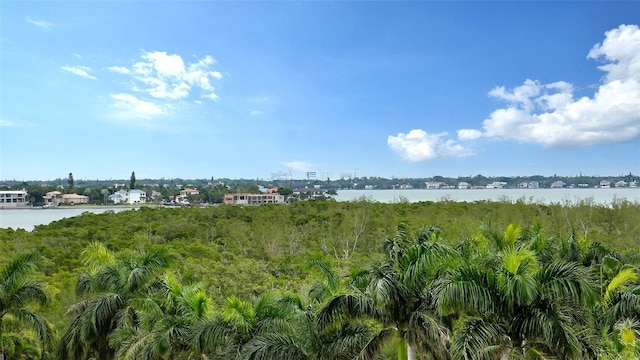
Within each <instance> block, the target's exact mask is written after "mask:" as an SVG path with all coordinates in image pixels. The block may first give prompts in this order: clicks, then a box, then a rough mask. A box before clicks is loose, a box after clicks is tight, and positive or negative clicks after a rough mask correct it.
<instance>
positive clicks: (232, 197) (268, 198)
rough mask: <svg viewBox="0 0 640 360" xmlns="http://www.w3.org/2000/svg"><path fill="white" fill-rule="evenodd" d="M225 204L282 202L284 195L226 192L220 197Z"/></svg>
mask: <svg viewBox="0 0 640 360" xmlns="http://www.w3.org/2000/svg"><path fill="white" fill-rule="evenodd" d="M222 202H224V203H225V204H237V205H262V204H284V195H280V194H226V195H225V196H224V198H223V199H222Z"/></svg>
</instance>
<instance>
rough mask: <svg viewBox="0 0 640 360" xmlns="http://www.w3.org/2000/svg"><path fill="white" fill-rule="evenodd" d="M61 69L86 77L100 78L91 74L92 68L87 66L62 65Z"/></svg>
mask: <svg viewBox="0 0 640 360" xmlns="http://www.w3.org/2000/svg"><path fill="white" fill-rule="evenodd" d="M61 69H62V70H64V71H67V72H70V73H72V74H74V75H78V76H80V77H83V78H85V79H91V80H98V78H96V77H95V76H93V75H91V74H89V71H91V68H90V67H87V66H63V67H61Z"/></svg>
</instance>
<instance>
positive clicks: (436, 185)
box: [425, 181, 444, 190]
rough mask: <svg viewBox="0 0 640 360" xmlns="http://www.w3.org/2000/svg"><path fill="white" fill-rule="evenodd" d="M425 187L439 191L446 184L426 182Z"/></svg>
mask: <svg viewBox="0 0 640 360" xmlns="http://www.w3.org/2000/svg"><path fill="white" fill-rule="evenodd" d="M425 185H426V186H427V189H429V190H437V189H440V187H442V185H444V183H443V182H441V181H427V182H425Z"/></svg>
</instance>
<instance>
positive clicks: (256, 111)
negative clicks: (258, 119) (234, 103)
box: [249, 110, 262, 116]
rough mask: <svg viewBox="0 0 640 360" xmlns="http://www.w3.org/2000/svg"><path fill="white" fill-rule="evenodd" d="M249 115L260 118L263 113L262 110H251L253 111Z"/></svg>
mask: <svg viewBox="0 0 640 360" xmlns="http://www.w3.org/2000/svg"><path fill="white" fill-rule="evenodd" d="M249 115H251V116H258V115H262V111H260V110H251V111H250V112H249Z"/></svg>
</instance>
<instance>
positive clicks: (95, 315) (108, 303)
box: [57, 244, 172, 360]
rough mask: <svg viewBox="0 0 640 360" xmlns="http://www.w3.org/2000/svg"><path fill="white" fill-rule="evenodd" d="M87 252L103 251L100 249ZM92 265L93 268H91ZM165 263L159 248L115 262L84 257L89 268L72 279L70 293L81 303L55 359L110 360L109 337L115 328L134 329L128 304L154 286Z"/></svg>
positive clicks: (73, 310) (167, 257) (136, 319)
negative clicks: (75, 279) (71, 290)
mask: <svg viewBox="0 0 640 360" xmlns="http://www.w3.org/2000/svg"><path fill="white" fill-rule="evenodd" d="M93 246H95V249H94V250H97V251H103V249H102V247H101V246H100V245H95V244H94V245H93ZM89 259H92V260H89ZM96 259H98V260H99V261H98V262H97V263H95V262H91V261H95V260H96ZM100 259H102V260H100ZM171 259H172V257H171V255H170V254H169V253H168V251H167V250H166V249H165V248H157V249H152V250H147V251H142V252H132V253H130V254H129V255H128V256H127V257H125V258H124V259H118V260H115V258H113V257H111V256H105V255H104V254H103V255H100V256H97V255H96V254H95V253H92V252H91V251H89V252H88V253H86V254H85V256H84V259H83V260H84V261H85V263H86V264H94V265H95V266H94V267H92V268H91V269H90V270H89V271H87V272H85V273H84V274H82V275H81V276H80V277H79V278H78V283H77V285H76V292H77V293H78V295H80V296H84V297H85V298H84V299H83V300H81V301H80V302H78V303H77V304H75V305H73V306H72V307H71V309H70V310H69V313H70V314H72V315H73V319H72V321H71V324H70V325H69V328H68V329H67V331H66V333H65V334H64V335H63V336H62V339H61V341H60V344H59V346H58V350H57V356H58V358H59V359H70V360H80V359H87V358H92V357H93V358H95V359H98V360H101V359H112V358H113V357H114V355H115V351H116V349H114V348H113V347H111V346H110V344H109V341H108V337H109V335H110V334H111V333H112V332H113V331H114V330H115V329H117V328H119V327H124V326H132V327H135V326H138V325H139V321H140V316H139V313H138V311H137V309H136V308H135V306H133V305H134V302H135V301H137V300H139V299H140V298H145V297H146V296H147V295H148V294H149V292H150V291H151V289H152V288H153V287H154V286H156V285H157V284H158V279H159V276H160V275H162V274H163V272H164V271H165V270H166V269H167V267H168V266H169V263H170V261H171Z"/></svg>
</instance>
